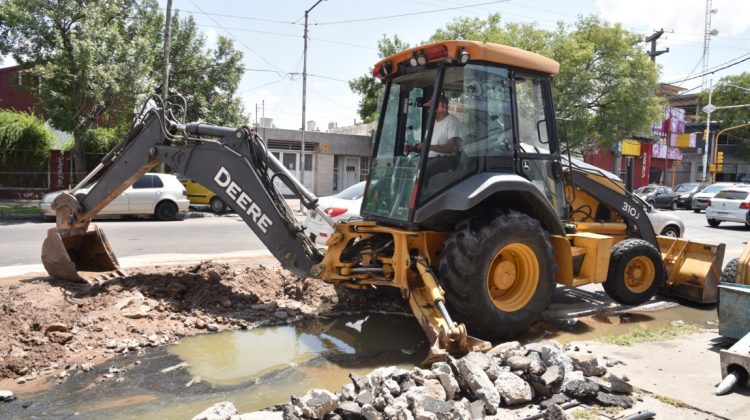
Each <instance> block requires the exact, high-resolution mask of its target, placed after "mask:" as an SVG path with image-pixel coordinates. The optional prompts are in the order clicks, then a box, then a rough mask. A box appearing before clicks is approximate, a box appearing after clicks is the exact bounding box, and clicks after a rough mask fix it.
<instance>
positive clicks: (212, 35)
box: [203, 28, 219, 48]
mask: <svg viewBox="0 0 750 420" xmlns="http://www.w3.org/2000/svg"><path fill="white" fill-rule="evenodd" d="M218 37H219V36H218V35H217V34H216V31H215V30H214V29H213V28H208V29H206V30H205V31H204V32H203V39H205V40H206V45H207V46H208V47H209V48H213V47H214V46H215V45H216V40H217V39H218Z"/></svg>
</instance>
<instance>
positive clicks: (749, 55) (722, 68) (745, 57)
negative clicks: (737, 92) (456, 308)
mask: <svg viewBox="0 0 750 420" xmlns="http://www.w3.org/2000/svg"><path fill="white" fill-rule="evenodd" d="M743 57H744V58H743ZM740 58H742V60H740V61H737V62H736V63H732V64H728V65H726V66H724V67H721V68H713V69H710V70H709V71H707V72H705V73H702V74H699V75H696V76H693V77H688V78H685V79H682V80H675V81H674V82H669V83H668V84H670V85H674V84H676V83H682V82H687V81H688V80H694V79H697V78H699V77H703V76H706V75H709V74H714V73H716V72H718V71H721V70H725V69H728V68H730V67H734V66H736V65H737V64H740V63H744V62H745V61H748V60H750V53H748V54H743V55H741V56H739V57H737V58H733V59H731V60H729V61H726V62H724V63H722V64H719V66H721V65H723V64H726V63H730V62H732V61H734V60H739V59H740Z"/></svg>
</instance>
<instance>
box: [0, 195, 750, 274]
mask: <svg viewBox="0 0 750 420" xmlns="http://www.w3.org/2000/svg"><path fill="white" fill-rule="evenodd" d="M662 211H666V212H669V213H673V214H677V215H678V216H679V217H681V218H682V220H683V221H684V222H685V234H684V236H685V237H686V238H688V239H691V240H694V241H699V242H707V243H717V242H723V243H725V244H726V253H725V258H724V262H725V263H726V262H727V261H729V260H730V259H731V258H736V257H738V256H739V255H740V254H741V253H742V249H743V248H744V246H745V245H744V244H745V243H746V242H747V241H748V239H750V230H747V229H746V228H745V226H744V225H742V224H738V223H722V224H721V225H719V226H718V227H716V228H712V227H710V226H708V223H706V216H705V214H704V213H703V212H701V213H699V214H696V213H694V212H692V211H689V210H677V211H670V210H662ZM96 223H97V224H98V225H99V226H100V227H101V228H102V229H103V230H104V232H105V233H106V235H107V238H108V239H109V242H110V244H111V245H112V247H113V249H114V251H115V253H116V254H117V256H118V258H122V257H139V256H140V257H150V260H151V261H158V255H161V254H169V255H172V256H174V255H183V254H184V255H185V256H188V255H191V256H196V258H198V259H200V258H201V257H202V258H208V257H209V256H212V255H221V254H231V253H238V252H247V251H262V250H265V246H264V245H263V243H261V242H260V240H259V239H258V238H257V237H256V236H255V234H254V233H253V232H252V231H251V230H250V228H249V227H247V226H246V225H245V223H244V222H243V221H242V220H241V219H240V218H239V217H238V216H237V215H234V214H228V215H223V216H219V217H202V218H188V219H185V220H180V221H171V222H160V221H154V220H146V219H144V220H101V221H96ZM53 226H54V223H44V222H41V221H30V220H2V221H0V244H2V248H1V249H2V251H1V252H0V277H2V274H3V268H5V267H13V266H26V265H34V264H40V257H39V256H40V251H41V247H42V241H43V240H44V238H45V236H46V234H47V230H48V229H50V228H52V227H53ZM19 268H20V267H19Z"/></svg>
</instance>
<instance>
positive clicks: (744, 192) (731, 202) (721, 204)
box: [706, 185, 750, 227]
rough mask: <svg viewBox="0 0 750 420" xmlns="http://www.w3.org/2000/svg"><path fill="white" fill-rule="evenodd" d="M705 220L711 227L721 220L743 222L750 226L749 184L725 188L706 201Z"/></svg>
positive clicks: (717, 224)
mask: <svg viewBox="0 0 750 420" xmlns="http://www.w3.org/2000/svg"><path fill="white" fill-rule="evenodd" d="M706 222H708V224H709V225H710V226H711V227H716V226H719V223H721V222H735V223H744V224H745V226H746V227H750V185H736V186H734V187H731V188H727V189H725V190H723V191H721V192H719V193H718V194H716V195H715V196H713V198H711V199H710V200H709V201H708V207H706Z"/></svg>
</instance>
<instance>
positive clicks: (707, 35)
mask: <svg viewBox="0 0 750 420" xmlns="http://www.w3.org/2000/svg"><path fill="white" fill-rule="evenodd" d="M712 4H713V1H712V0H706V16H705V27H704V29H703V71H702V74H703V77H701V90H704V91H705V90H706V73H708V56H709V54H708V52H709V47H710V46H711V37H712V36H716V35H718V34H719V31H718V30H716V29H711V15H714V14H716V12H718V9H713V8H711V6H712Z"/></svg>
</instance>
